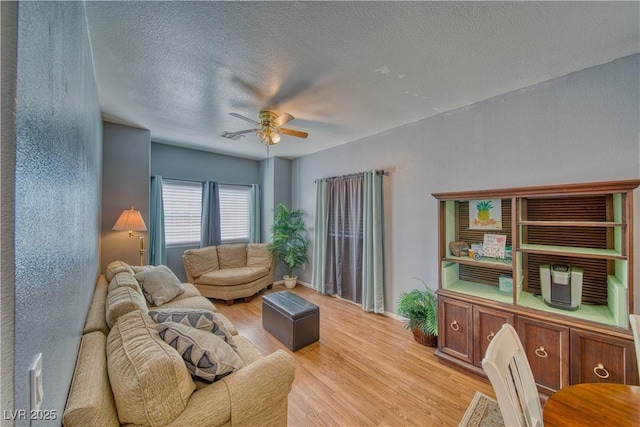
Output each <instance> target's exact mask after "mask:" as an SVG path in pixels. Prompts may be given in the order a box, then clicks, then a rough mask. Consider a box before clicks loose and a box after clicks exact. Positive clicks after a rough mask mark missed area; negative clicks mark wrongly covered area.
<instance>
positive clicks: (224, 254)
mask: <svg viewBox="0 0 640 427" xmlns="http://www.w3.org/2000/svg"><path fill="white" fill-rule="evenodd" d="M217 250H218V262H219V263H220V269H223V268H236V267H246V266H247V245H245V244H244V243H239V244H237V245H218V247H217Z"/></svg>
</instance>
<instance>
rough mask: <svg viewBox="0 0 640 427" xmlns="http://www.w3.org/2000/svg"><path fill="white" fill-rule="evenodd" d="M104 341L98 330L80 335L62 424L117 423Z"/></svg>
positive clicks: (96, 424) (66, 425)
mask: <svg viewBox="0 0 640 427" xmlns="http://www.w3.org/2000/svg"><path fill="white" fill-rule="evenodd" d="M105 283H106V280H105ZM106 341H107V337H106V336H105V335H104V334H102V333H100V332H97V331H96V332H91V333H88V334H86V335H83V336H82V341H80V350H79V351H78V359H77V360H76V369H75V371H74V372H73V380H72V381H71V389H70V391H69V398H68V400H67V407H66V408H65V410H64V415H63V417H62V424H63V425H64V426H65V427H76V426H77V427H84V426H90V425H95V426H113V427H116V426H117V427H119V426H120V422H119V421H118V413H117V412H116V404H115V401H114V399H113V393H112V392H111V386H110V385H109V376H108V374H107V352H106Z"/></svg>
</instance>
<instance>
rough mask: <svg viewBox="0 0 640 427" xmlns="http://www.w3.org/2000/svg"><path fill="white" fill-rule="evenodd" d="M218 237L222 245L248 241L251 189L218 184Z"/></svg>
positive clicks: (243, 186)
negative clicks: (219, 236)
mask: <svg viewBox="0 0 640 427" xmlns="http://www.w3.org/2000/svg"><path fill="white" fill-rule="evenodd" d="M219 194H220V235H221V240H222V243H241V242H248V241H249V224H250V221H251V187H250V186H246V185H225V184H220V187H219Z"/></svg>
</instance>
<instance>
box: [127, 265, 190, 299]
mask: <svg viewBox="0 0 640 427" xmlns="http://www.w3.org/2000/svg"><path fill="white" fill-rule="evenodd" d="M136 280H137V281H138V282H140V285H141V286H142V292H143V293H144V296H145V297H146V298H147V301H149V303H150V304H152V305H155V306H159V305H162V304H164V303H165V302H167V301H171V300H172V299H173V298H175V297H177V296H178V295H180V294H181V293H183V292H184V286H182V283H180V280H179V279H178V278H177V277H176V275H175V274H173V271H171V270H170V269H169V267H167V266H166V265H159V266H157V267H153V268H151V269H149V270H145V271H141V272H140V273H137V274H136Z"/></svg>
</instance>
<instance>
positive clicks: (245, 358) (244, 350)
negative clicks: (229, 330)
mask: <svg viewBox="0 0 640 427" xmlns="http://www.w3.org/2000/svg"><path fill="white" fill-rule="evenodd" d="M235 343H236V346H237V348H236V352H237V353H238V355H239V356H240V359H242V366H248V365H250V364H252V363H253V362H255V361H257V360H260V359H262V358H263V357H264V356H263V355H262V353H260V350H258V348H257V347H256V346H255V345H253V343H252V342H251V341H249V340H248V339H247V338H245V337H243V336H241V335H239V336H237V337H235Z"/></svg>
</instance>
